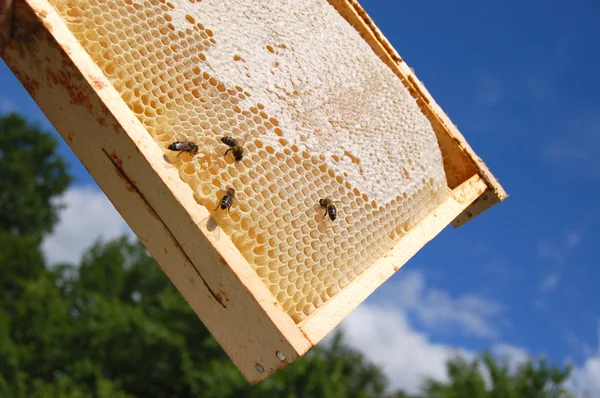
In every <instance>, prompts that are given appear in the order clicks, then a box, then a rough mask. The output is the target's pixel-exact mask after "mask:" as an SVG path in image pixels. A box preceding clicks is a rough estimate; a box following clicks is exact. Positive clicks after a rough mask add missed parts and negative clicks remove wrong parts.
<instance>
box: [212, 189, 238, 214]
mask: <svg viewBox="0 0 600 398" xmlns="http://www.w3.org/2000/svg"><path fill="white" fill-rule="evenodd" d="M221 193H223V194H224V195H223V197H222V198H221V200H220V201H219V204H218V205H217V207H215V210H217V209H218V208H219V207H220V208H221V210H225V209H227V213H229V210H230V209H231V205H233V202H234V201H235V200H236V198H235V188H232V187H227V190H226V191H223V190H221Z"/></svg>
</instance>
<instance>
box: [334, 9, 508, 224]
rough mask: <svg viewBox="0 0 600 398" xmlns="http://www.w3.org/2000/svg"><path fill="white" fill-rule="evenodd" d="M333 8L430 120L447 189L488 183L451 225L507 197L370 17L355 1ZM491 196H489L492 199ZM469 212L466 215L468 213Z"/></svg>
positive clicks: (462, 222)
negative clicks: (484, 194) (481, 197)
mask: <svg viewBox="0 0 600 398" xmlns="http://www.w3.org/2000/svg"><path fill="white" fill-rule="evenodd" d="M328 1H329V3H330V4H331V5H332V6H334V7H335V8H336V10H337V11H338V12H339V13H340V15H342V16H343V17H344V18H345V19H346V21H348V23H350V24H351V25H352V26H354V28H355V29H356V30H357V31H358V32H359V33H360V35H361V36H362V37H363V39H365V41H366V42H367V43H369V45H370V46H371V48H372V49H373V51H374V52H375V53H376V54H377V55H378V56H379V57H380V59H381V60H382V61H383V62H385V63H386V65H388V66H389V67H390V68H391V69H392V71H394V73H396V75H397V76H398V77H399V78H400V79H401V80H402V81H403V83H404V84H405V86H406V87H407V88H408V89H409V90H410V91H411V93H412V95H413V97H415V98H416V99H417V102H418V103H419V105H420V107H421V110H422V111H423V113H424V114H425V116H426V117H427V118H428V119H429V120H430V122H431V124H432V126H433V128H434V131H435V132H436V135H437V138H438V142H439V144H440V148H441V150H442V155H443V157H444V168H445V170H446V176H447V179H448V185H449V186H450V188H455V187H457V186H459V185H460V184H461V183H462V182H464V181H466V180H467V179H468V178H469V177H471V176H472V175H473V174H476V173H477V174H479V175H480V176H481V177H482V179H483V180H484V181H485V182H486V184H487V185H488V191H489V198H490V200H486V201H483V202H480V203H478V204H477V205H474V206H473V207H469V208H467V209H465V211H464V214H463V215H461V216H460V217H459V218H458V219H460V220H461V222H460V223H458V222H457V223H455V227H458V226H460V225H463V224H464V223H465V222H466V221H468V220H470V219H472V218H474V217H476V216H477V215H479V214H481V213H482V212H483V211H485V210H487V209H489V208H490V207H492V206H493V205H494V204H497V203H499V202H501V201H503V200H504V199H506V198H507V197H508V195H507V193H506V191H505V190H504V188H503V187H502V186H501V185H500V183H499V182H498V180H497V179H496V177H495V176H494V175H493V174H492V172H491V171H490V170H489V168H488V167H487V166H486V165H485V163H484V162H483V160H481V158H480V157H479V156H477V154H476V153H475V151H473V149H472V148H471V146H470V145H469V143H468V142H467V141H466V140H465V138H464V136H463V135H462V133H461V132H460V131H459V130H458V128H457V127H456V126H455V125H454V124H453V123H452V121H451V120H450V118H449V117H448V115H446V113H445V112H444V111H443V110H442V108H441V107H440V106H439V105H438V104H437V102H436V101H435V100H434V98H433V97H432V96H431V94H430V93H429V91H427V89H426V88H425V85H424V84H423V83H422V82H421V81H420V80H419V79H418V78H417V76H416V74H415V73H414V71H413V70H412V69H411V68H410V67H409V66H408V65H407V64H406V63H405V62H404V61H403V60H402V58H401V57H400V55H399V54H398V52H397V51H396V50H395V49H394V47H393V46H392V45H391V44H390V42H389V41H388V40H387V39H386V38H385V36H384V35H383V34H382V33H381V31H380V30H379V28H378V27H377V26H376V25H375V23H374V22H373V20H372V19H371V18H370V17H369V16H368V14H367V13H366V12H365V10H364V9H363V8H362V7H361V5H360V4H359V3H358V1H356V0H328ZM492 197H493V199H492ZM468 214H470V216H469V215H468Z"/></svg>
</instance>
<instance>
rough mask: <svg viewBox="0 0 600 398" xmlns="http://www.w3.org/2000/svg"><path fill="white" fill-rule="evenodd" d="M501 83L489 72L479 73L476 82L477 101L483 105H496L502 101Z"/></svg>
mask: <svg viewBox="0 0 600 398" xmlns="http://www.w3.org/2000/svg"><path fill="white" fill-rule="evenodd" d="M502 97H503V93H502V85H501V84H500V82H499V81H498V79H497V78H495V77H494V76H492V75H490V74H489V73H480V74H479V80H478V83H477V101H479V102H480V103H482V104H484V105H497V104H499V103H500V101H502Z"/></svg>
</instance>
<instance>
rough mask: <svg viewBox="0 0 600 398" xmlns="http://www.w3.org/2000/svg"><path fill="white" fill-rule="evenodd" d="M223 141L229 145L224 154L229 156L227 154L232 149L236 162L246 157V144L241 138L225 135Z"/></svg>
mask: <svg viewBox="0 0 600 398" xmlns="http://www.w3.org/2000/svg"><path fill="white" fill-rule="evenodd" d="M221 142H222V143H223V144H225V145H227V146H228V147H229V149H228V150H226V151H225V154H224V155H223V156H227V154H228V153H229V152H230V151H231V153H232V154H233V158H234V159H235V161H236V162H239V161H240V160H242V159H243V158H244V146H243V143H242V142H241V141H240V140H239V139H236V138H233V137H228V136H225V137H222V138H221Z"/></svg>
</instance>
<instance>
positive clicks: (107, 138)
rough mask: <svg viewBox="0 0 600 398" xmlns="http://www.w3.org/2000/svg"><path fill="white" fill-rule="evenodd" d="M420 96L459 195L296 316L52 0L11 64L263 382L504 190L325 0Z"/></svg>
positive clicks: (355, 18) (384, 49)
mask: <svg viewBox="0 0 600 398" xmlns="http://www.w3.org/2000/svg"><path fill="white" fill-rule="evenodd" d="M329 3H330V4H331V5H333V6H334V7H335V9H336V10H337V11H338V13H339V14H340V15H342V16H343V17H344V19H346V21H347V22H349V23H350V24H351V25H352V26H354V28H355V29H356V30H357V31H358V32H359V33H360V34H361V36H362V38H363V39H364V40H365V41H366V42H367V43H368V44H369V45H370V47H371V49H372V50H373V51H374V52H375V53H376V54H377V55H378V56H379V57H380V59H381V60H383V61H384V62H385V64H387V65H388V66H389V67H390V69H391V70H392V71H393V72H394V73H395V74H396V75H397V76H398V78H399V79H401V81H402V82H403V84H404V85H405V86H406V87H407V88H408V89H409V91H410V93H411V94H412V96H413V97H414V98H415V99H416V100H417V103H418V104H419V106H420V108H421V110H422V112H423V114H424V115H425V116H426V117H427V118H428V120H429V121H430V122H431V124H432V126H433V128H434V131H435V133H436V137H437V140H438V143H439V145H440V148H441V151H442V156H443V163H444V170H445V173H446V178H447V181H448V186H449V188H450V189H452V194H451V195H450V197H449V198H448V199H446V200H445V201H444V202H443V203H442V204H440V205H439V206H438V207H437V208H436V209H435V210H434V211H432V212H430V213H429V214H428V215H427V216H425V217H424V218H423V219H422V220H421V221H420V222H419V223H418V224H417V225H416V226H415V227H413V228H412V229H411V230H409V231H408V232H407V233H406V235H404V236H403V237H402V238H401V240H400V241H399V243H398V244H397V245H396V246H395V247H394V249H393V250H391V251H390V252H389V253H387V254H386V255H385V256H383V257H381V258H380V259H379V260H378V261H377V262H376V263H375V264H373V265H371V266H370V267H369V268H368V269H367V270H366V271H364V272H363V273H362V274H360V275H358V276H357V277H356V278H355V279H354V280H352V281H351V282H350V283H349V284H348V285H347V286H346V287H345V288H344V289H343V290H341V291H340V292H339V293H337V294H336V295H335V296H333V297H332V298H331V299H329V300H328V301H327V302H326V303H324V304H323V305H322V306H321V307H319V308H318V309H317V311H316V312H314V313H313V314H311V315H310V316H308V317H307V318H306V319H304V320H302V321H301V322H299V323H296V322H294V320H293V319H292V318H291V317H290V316H289V315H288V313H286V312H285V311H284V310H283V309H282V307H281V305H280V304H279V303H278V302H277V300H276V298H275V297H274V295H273V294H272V293H271V291H269V289H268V288H267V286H266V285H265V284H264V283H263V282H262V281H261V279H260V278H259V277H258V275H257V274H256V272H255V271H254V270H253V268H252V267H251V266H250V265H249V264H248V262H247V261H246V260H245V258H244V257H243V256H242V255H241V253H240V252H239V251H238V249H237V248H236V247H235V245H233V243H232V242H231V240H229V239H228V238H227V237H226V236H221V238H220V239H218V240H217V239H215V238H214V236H213V235H212V234H210V233H209V232H208V231H207V230H206V227H205V226H204V225H203V224H202V223H201V222H200V221H201V220H204V219H205V218H206V216H207V214H208V211H207V210H206V208H204V207H203V206H199V205H198V203H197V202H196V200H194V197H193V192H192V191H191V189H190V187H189V186H188V185H187V184H185V183H184V182H183V181H182V180H181V178H180V177H179V175H178V172H177V170H175V169H173V168H172V167H168V164H167V163H166V162H165V160H164V158H163V151H162V149H161V148H160V147H159V146H158V145H157V144H156V142H155V141H154V140H153V139H152V138H151V137H150V136H149V135H148V134H147V132H146V130H145V128H144V126H143V125H142V124H141V123H140V121H139V120H138V119H137V118H136V116H135V115H134V114H133V113H132V111H131V110H130V109H129V108H128V107H127V105H126V104H125V103H124V102H123V100H122V99H121V97H120V95H119V93H118V92H117V91H116V90H115V88H114V87H113V86H112V85H111V82H110V81H109V80H108V79H107V78H106V77H105V76H104V75H103V73H102V71H101V70H100V69H99V68H98V66H97V65H96V64H95V63H94V62H93V60H92V59H91V58H90V56H89V55H88V54H87V53H86V51H85V50H84V49H83V48H82V47H81V45H80V44H79V42H78V41H77V40H76V39H75V37H74V36H73V34H72V32H71V31H70V30H69V29H68V27H67V26H66V25H65V22H64V21H63V20H62V18H61V17H60V16H59V15H58V13H57V11H56V10H55V9H54V8H53V7H52V6H51V5H50V4H49V3H48V1H46V0H26V1H17V2H16V11H15V21H14V26H15V28H14V34H13V41H12V42H11V44H10V46H9V48H8V50H7V52H6V54H5V57H4V60H5V61H6V63H7V64H8V66H9V67H10V68H11V69H12V71H13V72H14V73H15V75H16V76H17V77H18V79H19V80H20V81H21V83H22V84H23V86H24V87H25V88H26V90H27V91H28V92H29V93H30V95H31V96H32V97H33V98H34V100H35V101H36V102H37V103H38V105H39V106H40V108H41V109H42V110H43V112H44V113H45V114H46V115H47V117H48V119H49V120H50V121H51V122H52V124H53V125H54V126H55V127H56V128H57V130H58V131H59V133H60V134H61V136H62V137H63V138H64V139H65V141H66V142H67V143H68V145H69V146H70V147H71V149H72V150H73V152H74V153H75V154H76V155H77V156H78V158H79V159H80V160H81V161H82V163H83V165H84V166H85V167H86V169H87V170H88V171H89V172H90V174H91V175H92V177H93V178H94V179H95V180H96V181H97V183H98V185H99V186H100V187H101V188H102V190H103V191H104V192H105V194H106V195H107V197H108V198H109V199H110V200H111V202H112V203H113V204H114V206H115V207H116V209H117V210H118V211H119V213H120V214H121V215H122V216H123V218H124V219H125V220H126V222H127V223H128V224H129V225H130V227H131V228H132V230H133V231H134V232H135V233H136V235H137V236H138V238H139V239H140V240H141V241H142V242H143V244H144V245H145V246H146V248H147V249H148V250H149V252H150V253H151V254H152V256H153V257H154V258H155V259H156V260H157V262H158V263H159V264H160V266H161V267H162V269H163V271H164V272H165V273H166V274H167V275H168V277H169V278H170V279H171V281H172V282H173V284H174V285H175V286H176V288H177V289H178V290H179V291H180V292H181V294H182V295H183V296H184V298H185V299H186V300H187V302H188V303H189V305H190V306H191V307H192V308H193V309H194V311H195V312H196V313H197V314H198V316H199V317H200V319H201V320H202V321H203V322H204V324H205V325H206V327H207V328H208V329H209V331H210V332H211V333H212V334H213V336H214V337H215V338H216V339H217V341H218V342H219V343H220V344H221V346H222V347H223V348H224V350H225V351H226V353H227V354H228V355H229V357H230V358H231V359H232V361H233V362H234V363H235V364H236V366H237V367H238V369H239V370H240V371H241V373H242V374H243V375H244V377H245V378H246V379H247V380H248V381H249V382H251V383H256V382H258V381H260V380H263V379H265V378H267V377H268V376H270V375H272V374H274V373H276V372H277V371H278V370H280V369H282V368H283V367H285V366H286V365H287V364H289V363H291V362H293V361H295V360H296V359H298V358H299V357H301V356H302V355H304V354H305V353H306V352H307V351H308V350H310V348H312V347H313V346H314V345H315V344H317V343H318V342H319V341H320V340H321V339H322V338H323V337H325V336H326V335H327V334H328V333H329V332H330V331H331V330H332V329H333V328H334V327H335V326H336V325H338V324H339V323H340V322H341V321H342V320H343V319H344V318H345V317H346V316H347V315H348V314H349V313H350V312H351V311H352V310H354V309H355V308H356V307H357V306H358V305H359V304H360V303H361V302H362V301H364V300H365V299H366V298H367V297H368V296H369V295H370V294H371V293H372V292H373V291H375V290H376V289H377V288H378V287H379V286H380V285H381V284H382V283H383V282H384V281H385V280H387V279H388V278H389V277H390V276H391V275H393V274H394V273H395V272H396V271H397V270H398V269H399V268H400V267H401V266H402V265H403V264H405V263H406V262H407V261H408V260H409V259H410V258H411V257H412V256H413V255H414V254H415V253H416V252H417V251H418V250H420V249H421V248H422V247H423V246H424V245H425V244H426V243H427V242H428V241H429V240H431V239H433V238H434V237H435V236H436V235H437V234H438V233H439V232H440V231H441V230H442V229H443V228H445V227H446V226H447V225H448V224H452V225H453V226H454V227H458V226H461V225H463V224H464V223H465V222H467V221H468V220H470V219H472V218H473V217H475V216H477V215H478V214H480V213H482V212H483V211H485V210H487V209H488V208H490V207H491V206H493V205H494V204H496V203H499V202H500V201H502V200H504V199H505V198H506V197H507V195H506V193H505V191H504V190H503V189H502V187H501V186H500V185H499V183H498V181H497V180H496V179H495V178H494V176H493V175H492V174H491V172H490V171H489V170H488V168H487V167H486V166H485V164H484V163H483V162H482V161H481V159H480V158H479V157H478V156H477V155H476V154H475V153H474V151H473V150H472V149H471V148H470V146H469V145H468V143H467V142H466V140H465V139H464V137H463V136H462V135H461V134H460V132H459V131H458V129H457V128H456V127H455V126H454V125H453V124H452V122H451V121H450V119H449V118H448V117H447V116H446V114H445V113H444V112H443V111H442V110H441V108H440V107H439V106H438V105H437V104H436V102H435V101H434V99H433V98H432V97H431V95H430V94H429V93H428V92H427V90H426V89H425V87H424V85H423V84H422V83H421V82H420V81H419V80H418V79H417V78H416V76H415V74H414V73H413V72H412V70H411V69H410V68H409V67H408V66H407V65H406V64H405V63H404V61H403V60H402V59H401V58H400V56H399V55H398V54H397V52H396V51H395V50H394V49H393V48H392V46H391V45H390V44H389V43H388V42H387V40H386V39H385V38H384V37H383V35H382V34H381V32H380V31H379V30H378V29H377V27H376V26H375V25H374V23H373V22H372V21H371V19H370V18H369V17H368V16H367V14H366V13H365V12H364V10H363V9H362V8H361V7H360V5H359V4H358V3H357V2H356V1H353V0H329Z"/></svg>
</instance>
